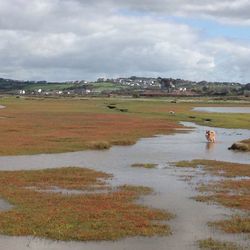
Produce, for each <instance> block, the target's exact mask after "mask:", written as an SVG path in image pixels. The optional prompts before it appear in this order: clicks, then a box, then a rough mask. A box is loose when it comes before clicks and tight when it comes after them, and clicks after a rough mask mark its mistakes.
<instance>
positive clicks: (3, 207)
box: [0, 199, 12, 211]
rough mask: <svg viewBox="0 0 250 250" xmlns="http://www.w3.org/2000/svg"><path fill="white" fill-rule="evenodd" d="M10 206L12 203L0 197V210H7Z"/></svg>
mask: <svg viewBox="0 0 250 250" xmlns="http://www.w3.org/2000/svg"><path fill="white" fill-rule="evenodd" d="M11 208H12V205H11V204H9V203H8V202H6V201H5V200H3V199H0V211H8V210H10V209H11Z"/></svg>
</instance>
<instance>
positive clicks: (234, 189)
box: [176, 160, 250, 233]
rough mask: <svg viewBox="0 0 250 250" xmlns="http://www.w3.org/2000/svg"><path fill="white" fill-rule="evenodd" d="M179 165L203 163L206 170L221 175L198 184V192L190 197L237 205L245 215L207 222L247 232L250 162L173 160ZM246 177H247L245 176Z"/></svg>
mask: <svg viewBox="0 0 250 250" xmlns="http://www.w3.org/2000/svg"><path fill="white" fill-rule="evenodd" d="M176 166H178V167H192V168H194V169H195V168H196V167H197V166H202V167H203V168H204V170H205V171H206V172H208V173H209V174H212V175H216V176H222V177H224V178H222V179H221V180H219V181H213V180H211V181H210V182H209V183H207V184H201V185H199V186H198V187H197V190H198V191H199V192H200V193H201V194H199V195H197V196H195V197H193V198H194V199H195V200H196V201H200V202H213V203H214V202H215V203H217V204H221V205H223V206H225V207H229V208H235V209H240V210H242V211H243V212H244V214H245V215H244V216H238V215H234V216H232V217H231V218H230V219H227V220H220V221H215V222H209V225H212V226H216V227H218V228H220V229H221V230H223V231H225V232H227V233H249V232H250V216H249V210H250V179H249V176H250V164H238V163H230V162H221V161H211V160H193V161H188V162H187V161H182V162H178V163H176ZM246 177H247V178H246Z"/></svg>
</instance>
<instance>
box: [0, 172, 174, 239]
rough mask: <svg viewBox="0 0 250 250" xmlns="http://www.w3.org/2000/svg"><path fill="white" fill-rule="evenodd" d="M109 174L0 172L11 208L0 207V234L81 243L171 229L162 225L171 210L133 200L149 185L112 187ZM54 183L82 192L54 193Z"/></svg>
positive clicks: (1, 193)
mask: <svg viewBox="0 0 250 250" xmlns="http://www.w3.org/2000/svg"><path fill="white" fill-rule="evenodd" d="M111 177H112V176H111V175H108V174H106V173H103V172H97V171H94V170H90V169H86V168H77V167H68V168H60V169H45V170H31V171H1V172H0V196H1V198H3V199H4V200H6V201H8V202H9V203H10V204H11V205H12V208H11V209H10V210H8V211H0V234H4V235H10V236H28V235H32V236H35V237H43V238H50V239H54V240H79V241H86V240H116V239H119V238H122V237H127V236H153V235H168V234H170V233H171V231H170V228H169V226H168V225H166V224H162V223H161V222H162V220H168V219H170V218H172V215H171V214H170V213H167V212H165V211H161V210H158V209H152V208H147V207H145V206H142V205H138V204H136V203H135V202H134V201H135V200H136V199H137V198H138V197H139V196H140V195H145V194H149V193H150V192H152V190H151V189H150V188H147V187H141V186H138V187H137V186H121V187H118V188H117V189H115V190H111V187H110V185H108V184H107V183H106V180H107V179H109V178H111ZM53 187H57V188H59V189H60V188H61V189H69V190H81V191H82V192H80V193H79V192H78V193H71V194H65V193H55V192H51V189H52V188H53ZM88 190H91V191H98V190H105V192H102V193H98V192H91V193H88V192H86V191H88Z"/></svg>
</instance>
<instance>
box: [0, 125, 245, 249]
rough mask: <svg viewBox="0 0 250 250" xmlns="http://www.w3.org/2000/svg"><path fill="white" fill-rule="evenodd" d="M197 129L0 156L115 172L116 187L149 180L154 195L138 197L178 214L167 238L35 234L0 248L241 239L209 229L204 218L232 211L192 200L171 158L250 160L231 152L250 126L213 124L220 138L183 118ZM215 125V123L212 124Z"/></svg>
mask: <svg viewBox="0 0 250 250" xmlns="http://www.w3.org/2000/svg"><path fill="white" fill-rule="evenodd" d="M184 125H186V126H194V127H195V129H194V130H192V131H190V132H189V133H185V134H180V133H177V134H174V135H164V136H156V137H153V138H145V139H141V140H140V141H138V143H136V144H135V145H133V146H115V147H112V148H111V149H109V150H106V151H83V152H74V153H61V154H49V155H47V154H46V155H45V154H42V155H33V156H12V157H0V169H1V170H18V169H41V168H52V167H53V168H54V167H63V166H83V167H88V168H93V169H96V170H102V171H105V172H107V173H113V174H114V179H113V180H112V184H113V185H114V186H116V185H121V184H133V185H145V186H149V187H152V188H154V190H155V192H156V194H154V195H150V196H145V197H142V198H141V199H140V200H139V201H138V202H140V203H142V204H145V205H148V206H152V207H156V208H162V209H166V210H168V211H169V212H172V213H174V214H176V218H175V219H172V220H171V221H170V222H168V224H170V226H171V228H172V230H173V234H172V235H171V236H168V237H151V238H143V237H135V238H127V239H123V240H119V241H115V242H112V241H105V242H86V243H84V242H56V241H51V240H44V239H34V238H32V237H7V236H0V249H3V250H5V249H11V250H16V249H18V250H24V249H35V250H41V249H48V250H50V249H51V250H52V249H53V250H57V249H58V250H59V249H60V250H69V249H76V250H78V249H79V250H80V249H81V250H85V249H91V250H95V249H96V250H99V249H102V250H105V249H109V250H112V249H138V250H140V249H143V250H147V249H173V250H175V249H176V250H177V249H178V250H181V249H197V246H196V245H195V241H196V240H199V239H203V238H208V237H213V238H215V239H222V240H230V241H235V242H243V243H244V244H247V241H246V239H245V236H243V235H230V234H223V233H220V232H219V231H217V230H214V229H212V228H209V227H208V226H207V225H206V223H207V222H208V221H211V220H216V219H220V218H223V217H224V216H225V215H230V214H231V213H232V210H230V209H225V208H223V207H219V206H214V205H213V206H212V205H207V204H205V203H199V202H195V201H194V200H192V199H190V197H191V196H194V195H195V194H196V193H195V191H194V189H193V188H192V186H190V185H189V184H188V183H187V182H185V181H182V180H181V177H182V176H183V175H184V174H186V175H187V176H188V175H189V174H190V173H188V172H185V170H183V169H176V168H174V167H173V166H172V165H171V164H170V163H171V162H174V161H180V160H192V159H212V160H222V161H231V162H239V163H250V154H248V153H242V152H234V151H230V150H228V149H227V148H228V147H229V146H230V145H231V144H232V143H233V142H234V141H238V140H242V139H244V138H249V137H250V131H249V130H239V129H237V130H236V129H221V128H213V129H214V130H215V131H216V133H217V140H218V141H217V142H216V143H215V144H208V143H207V142H206V141H205V136H204V134H205V130H206V129H208V128H206V127H203V126H196V125H194V124H192V123H184ZM209 129H211V128H209ZM133 163H156V164H158V166H157V168H156V169H143V168H132V167H130V165H131V164H133Z"/></svg>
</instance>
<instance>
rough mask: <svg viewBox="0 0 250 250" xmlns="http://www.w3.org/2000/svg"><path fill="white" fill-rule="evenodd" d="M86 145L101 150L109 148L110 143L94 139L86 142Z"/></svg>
mask: <svg viewBox="0 0 250 250" xmlns="http://www.w3.org/2000/svg"><path fill="white" fill-rule="evenodd" d="M87 146H88V148H90V149H97V150H103V149H109V148H110V147H111V144H110V143H109V142H107V141H94V142H90V143H88V144H87Z"/></svg>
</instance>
